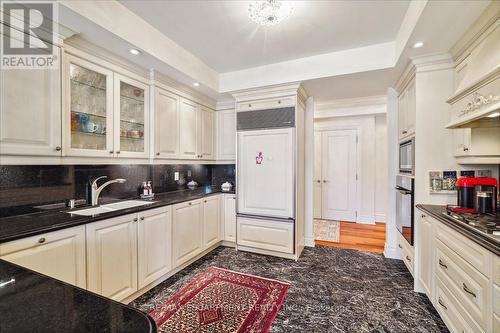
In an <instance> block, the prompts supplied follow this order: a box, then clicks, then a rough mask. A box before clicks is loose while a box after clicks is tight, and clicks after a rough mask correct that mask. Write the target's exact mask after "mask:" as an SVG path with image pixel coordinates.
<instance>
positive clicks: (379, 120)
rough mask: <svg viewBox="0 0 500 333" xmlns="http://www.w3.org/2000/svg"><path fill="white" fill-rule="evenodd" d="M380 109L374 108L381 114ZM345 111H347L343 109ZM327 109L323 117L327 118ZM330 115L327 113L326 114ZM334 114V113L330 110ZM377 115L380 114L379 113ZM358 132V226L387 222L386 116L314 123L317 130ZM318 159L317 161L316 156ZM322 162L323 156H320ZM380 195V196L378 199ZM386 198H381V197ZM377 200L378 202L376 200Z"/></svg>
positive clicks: (363, 116)
mask: <svg viewBox="0 0 500 333" xmlns="http://www.w3.org/2000/svg"><path fill="white" fill-rule="evenodd" d="M379 108H380V105H376V106H374V109H377V110H379ZM343 109H345V108H343ZM324 111H325V110H324V108H323V111H322V117H324V114H325V112H324ZM327 111H328V110H327ZM330 111H331V112H330V113H331V114H335V110H330ZM377 112H378V111H377ZM333 129H356V130H357V131H358V138H359V145H358V148H359V149H360V150H361V153H360V154H358V156H359V157H360V159H361V160H360V161H359V162H358V165H359V166H360V173H359V178H358V183H359V184H358V189H359V193H358V205H357V206H358V222H361V223H374V222H375V221H377V222H379V218H380V219H383V221H380V222H385V215H386V209H387V208H386V202H387V201H386V198H385V196H386V193H387V147H386V146H387V126H386V121H385V114H378V115H376V114H371V115H362V116H341V117H335V116H333V117H328V118H326V117H324V118H320V119H318V118H317V119H315V121H314V130H315V131H325V130H333ZM380 145H382V146H380ZM315 158H318V157H317V156H316V157H315ZM319 158H321V156H319ZM379 194H380V195H379ZM380 196H382V197H384V198H378V197H380ZM376 197H377V198H376Z"/></svg>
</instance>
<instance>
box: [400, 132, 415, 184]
mask: <svg viewBox="0 0 500 333" xmlns="http://www.w3.org/2000/svg"><path fill="white" fill-rule="evenodd" d="M414 169H415V138H413V139H410V140H408V141H404V142H401V143H400V144H399V172H400V173H402V174H408V175H414V173H415V170H414Z"/></svg>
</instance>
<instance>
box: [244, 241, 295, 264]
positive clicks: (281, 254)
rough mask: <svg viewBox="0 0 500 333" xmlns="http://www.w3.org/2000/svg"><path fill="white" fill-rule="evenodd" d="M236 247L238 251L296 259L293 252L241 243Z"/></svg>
mask: <svg viewBox="0 0 500 333" xmlns="http://www.w3.org/2000/svg"><path fill="white" fill-rule="evenodd" d="M236 249H237V250H238V251H244V252H252V253H258V254H264V255H267V256H273V257H280V258H285V259H292V260H295V261H296V260H297V259H298V256H297V255H295V254H293V253H284V252H276V251H270V250H264V249H257V248H254V247H249V246H241V245H238V246H237V248H236Z"/></svg>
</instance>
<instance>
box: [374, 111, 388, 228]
mask: <svg viewBox="0 0 500 333" xmlns="http://www.w3.org/2000/svg"><path fill="white" fill-rule="evenodd" d="M387 158H388V155H387V115H385V114H383V115H377V116H375V220H376V221H377V222H385V221H386V212H387V191H388V184H387V178H388V169H387V165H388V163H387Z"/></svg>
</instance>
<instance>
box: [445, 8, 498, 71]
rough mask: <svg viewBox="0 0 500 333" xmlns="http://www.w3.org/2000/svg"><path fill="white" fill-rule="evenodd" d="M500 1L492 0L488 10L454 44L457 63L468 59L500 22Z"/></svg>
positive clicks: (451, 51)
mask: <svg viewBox="0 0 500 333" xmlns="http://www.w3.org/2000/svg"><path fill="white" fill-rule="evenodd" d="M499 20H500V2H499V1H492V2H491V4H490V5H489V6H488V8H486V10H485V11H484V12H483V13H482V14H481V15H480V16H479V18H478V19H477V20H476V21H475V22H474V23H473V24H472V26H471V27H470V28H469V29H468V30H467V32H465V33H464V34H463V35H462V37H461V38H460V39H459V40H458V41H457V42H456V43H455V45H453V46H452V48H451V49H450V53H451V55H452V56H453V59H454V60H455V62H456V63H457V64H459V63H461V62H462V61H463V60H464V59H466V58H467V57H468V56H469V54H470V53H471V52H472V50H473V49H475V48H476V46H477V45H479V44H480V43H481V42H482V41H483V40H484V39H485V38H486V37H487V36H488V34H489V33H491V32H492V31H493V30H495V29H496V28H497V27H498V25H499V24H500V22H499Z"/></svg>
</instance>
